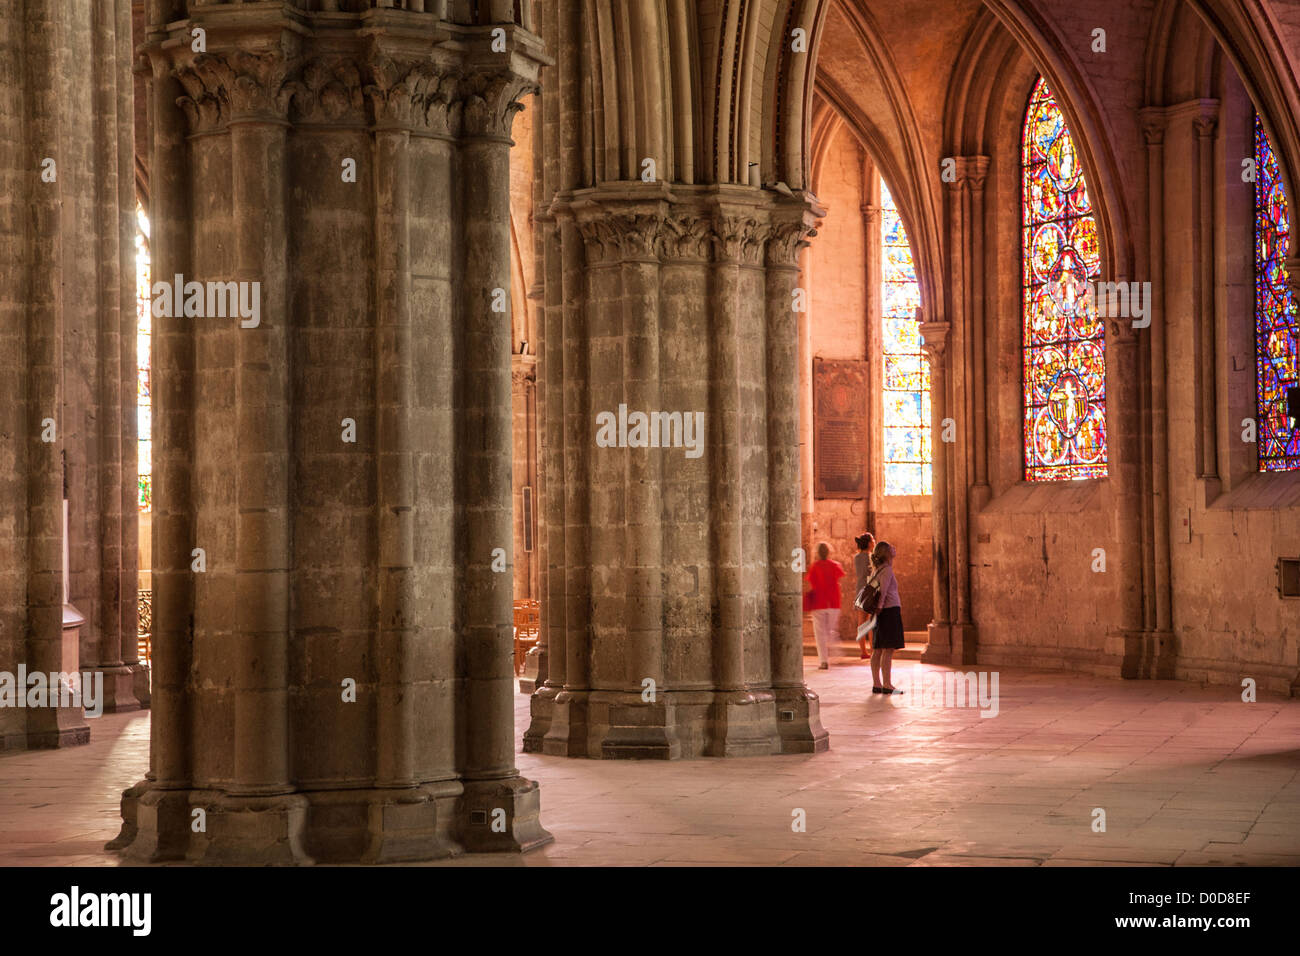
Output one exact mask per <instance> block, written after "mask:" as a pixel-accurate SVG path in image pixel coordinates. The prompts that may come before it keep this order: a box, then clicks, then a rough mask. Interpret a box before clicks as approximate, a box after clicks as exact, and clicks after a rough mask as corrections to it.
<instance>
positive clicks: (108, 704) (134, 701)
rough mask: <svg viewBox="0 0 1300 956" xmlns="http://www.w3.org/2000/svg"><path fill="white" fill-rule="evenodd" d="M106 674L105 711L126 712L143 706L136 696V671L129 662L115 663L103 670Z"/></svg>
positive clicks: (111, 712) (113, 712)
mask: <svg viewBox="0 0 1300 956" xmlns="http://www.w3.org/2000/svg"><path fill="white" fill-rule="evenodd" d="M101 673H103V675H104V713H106V714H124V713H127V712H128V711H132V710H139V709H140V708H141V706H142V705H141V703H140V699H139V698H138V697H136V696H135V683H136V678H135V673H134V671H132V669H131V667H130V665H128V664H115V665H112V666H109V667H105V668H103V669H102V670H101Z"/></svg>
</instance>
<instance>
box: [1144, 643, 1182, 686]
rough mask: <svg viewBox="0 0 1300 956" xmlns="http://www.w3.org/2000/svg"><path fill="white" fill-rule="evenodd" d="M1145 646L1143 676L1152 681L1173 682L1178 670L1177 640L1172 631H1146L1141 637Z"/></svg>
mask: <svg viewBox="0 0 1300 956" xmlns="http://www.w3.org/2000/svg"><path fill="white" fill-rule="evenodd" d="M1142 643H1143V644H1145V645H1146V647H1145V652H1144V656H1145V658H1146V668H1145V674H1146V676H1147V677H1149V678H1151V679H1152V680H1173V679H1174V672H1175V671H1176V670H1177V668H1178V638H1177V637H1175V636H1174V632H1173V631H1147V632H1145V633H1144V634H1143V635H1142Z"/></svg>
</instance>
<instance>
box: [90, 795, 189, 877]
mask: <svg viewBox="0 0 1300 956" xmlns="http://www.w3.org/2000/svg"><path fill="white" fill-rule="evenodd" d="M190 823H191V816H190V791H189V790H164V789H159V788H158V787H157V786H156V785H155V784H154V783H153V782H152V781H150V780H143V781H141V782H140V783H137V784H136V785H135V786H134V787H131V788H129V789H127V790H124V791H122V829H121V830H120V831H119V832H118V835H117V836H116V837H115V838H114V839H112V840H111V841H109V842H108V843H107V844H106V845H105V846H104V849H106V850H115V851H120V852H121V853H122V855H123V856H124V857H125V858H127V859H129V860H135V861H137V862H140V863H168V862H174V861H176V860H183V859H185V854H186V851H187V850H188V849H189V843H190V833H191V831H190Z"/></svg>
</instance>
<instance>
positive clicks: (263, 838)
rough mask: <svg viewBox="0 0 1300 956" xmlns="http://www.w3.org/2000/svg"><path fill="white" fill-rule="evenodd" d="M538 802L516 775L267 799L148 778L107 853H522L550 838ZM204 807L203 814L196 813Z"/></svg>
mask: <svg viewBox="0 0 1300 956" xmlns="http://www.w3.org/2000/svg"><path fill="white" fill-rule="evenodd" d="M540 808H541V793H540V790H539V789H538V786H537V784H536V783H535V782H533V781H531V780H525V779H523V778H522V777H519V776H514V777H508V778H504V779H501V780H486V781H472V782H467V783H462V782H461V781H459V780H443V781H435V782H431V783H425V784H421V785H419V786H415V787H403V788H376V789H361V790H318V791H310V792H307V793H290V794H279V795H275V796H265V797H263V796H257V797H247V796H237V795H232V794H227V793H223V792H221V791H218V790H183V789H182V790H163V789H159V788H158V787H157V786H156V785H155V784H154V783H153V782H152V781H148V780H146V781H142V782H141V783H139V784H137V785H136V786H134V787H131V788H130V789H129V790H126V791H124V792H123V794H122V829H121V832H120V833H119V834H118V836H117V837H116V838H114V839H113V840H112V841H111V842H110V843H108V844H107V845H106V846H105V849H106V850H112V851H119V852H121V853H122V855H123V856H124V857H125V858H126V859H130V860H134V861H137V862H141V863H165V862H177V861H181V860H184V861H187V862H190V863H197V864H203V865H216V866H231V865H234V866H309V865H312V864H314V863H317V862H319V863H363V864H372V865H373V864H383V863H413V862H420V861H426V860H443V859H447V858H450V857H455V856H460V855H462V854H463V853H465V852H467V851H469V852H476V853H510V852H514V853H522V852H527V851H528V850H532V849H535V848H536V847H539V846H543V845H544V844H547V843H550V842H551V841H552V840H553V839H554V838H553V837H552V836H551V834H550V833H548V832H547V831H546V830H544V829H543V828H542V825H541V820H540V817H539V811H540ZM198 809H202V810H204V811H205V815H204V816H201V817H196V815H195V810H198ZM200 821H201V823H200ZM200 826H201V827H202V828H201V829H199V830H197V831H196V829H195V828H196V827H200Z"/></svg>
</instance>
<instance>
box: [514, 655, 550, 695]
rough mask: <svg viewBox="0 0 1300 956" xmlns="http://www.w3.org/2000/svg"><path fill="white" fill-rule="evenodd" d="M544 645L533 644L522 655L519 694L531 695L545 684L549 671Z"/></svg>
mask: <svg viewBox="0 0 1300 956" xmlns="http://www.w3.org/2000/svg"><path fill="white" fill-rule="evenodd" d="M548 656H549V655H548V653H547V650H546V645H545V644H535V645H533V646H532V647H530V648H529V649H528V653H527V654H525V655H524V672H523V674H522V675H521V676H520V678H519V693H521V694H532V693H535V692H536V691H537V689H538V688H539V687H541V686H542V685H543V684H545V683H546V674H547V671H548V670H549V667H548V666H547V665H548V660H547V658H548Z"/></svg>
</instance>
